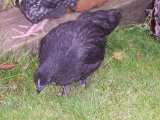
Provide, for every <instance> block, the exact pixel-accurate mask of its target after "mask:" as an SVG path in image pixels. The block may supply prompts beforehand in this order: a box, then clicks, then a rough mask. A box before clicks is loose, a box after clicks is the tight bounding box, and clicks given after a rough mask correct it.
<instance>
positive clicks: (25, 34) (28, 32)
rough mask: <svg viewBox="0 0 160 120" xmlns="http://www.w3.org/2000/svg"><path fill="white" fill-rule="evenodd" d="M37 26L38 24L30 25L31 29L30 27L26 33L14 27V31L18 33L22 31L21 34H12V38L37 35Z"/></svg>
mask: <svg viewBox="0 0 160 120" xmlns="http://www.w3.org/2000/svg"><path fill="white" fill-rule="evenodd" d="M36 27H37V24H34V25H32V26H31V27H30V29H29V30H28V31H27V32H26V33H24V32H22V31H19V30H16V29H14V28H12V30H13V31H15V32H18V33H20V34H21V35H18V36H12V37H11V38H12V39H15V38H24V37H28V36H31V35H37V34H36V33H34V29H35V28H36Z"/></svg>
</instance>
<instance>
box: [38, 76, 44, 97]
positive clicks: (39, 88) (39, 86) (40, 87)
mask: <svg viewBox="0 0 160 120" xmlns="http://www.w3.org/2000/svg"><path fill="white" fill-rule="evenodd" d="M42 89H43V87H42V86H41V85H40V79H38V89H37V92H38V94H39V93H40V92H41V90H42Z"/></svg>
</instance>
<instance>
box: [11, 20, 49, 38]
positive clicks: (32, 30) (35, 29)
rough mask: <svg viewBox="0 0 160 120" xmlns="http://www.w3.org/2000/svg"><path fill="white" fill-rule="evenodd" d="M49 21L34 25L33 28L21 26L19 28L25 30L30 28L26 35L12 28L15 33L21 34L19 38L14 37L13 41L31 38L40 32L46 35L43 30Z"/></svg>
mask: <svg viewBox="0 0 160 120" xmlns="http://www.w3.org/2000/svg"><path fill="white" fill-rule="evenodd" d="M48 20H49V19H44V20H42V21H41V22H39V23H38V24H33V25H32V26H31V27H30V26H25V25H19V27H21V28H25V29H28V28H29V29H28V30H27V32H26V33H24V32H22V31H19V30H17V29H14V28H12V30H13V31H15V32H18V33H20V34H21V35H19V36H13V37H12V38H13V39H15V38H24V37H28V36H31V35H38V34H36V33H35V32H38V31H42V33H45V32H44V30H43V28H44V25H45V24H46V23H47V21H48Z"/></svg>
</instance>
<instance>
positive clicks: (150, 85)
mask: <svg viewBox="0 0 160 120" xmlns="http://www.w3.org/2000/svg"><path fill="white" fill-rule="evenodd" d="M107 40H108V41H107V45H106V55H105V59H104V61H103V64H102V65H101V67H100V68H99V69H98V70H97V71H96V72H95V73H94V74H93V75H92V76H91V77H90V79H89V82H90V85H89V86H88V87H87V89H83V87H81V86H76V87H75V84H74V85H71V93H70V94H69V95H68V96H66V97H63V96H56V95H53V94H50V93H58V92H60V91H62V86H56V85H50V86H48V87H46V88H44V89H43V90H42V92H41V93H40V94H37V92H36V88H37V85H36V83H35V72H36V70H37V69H38V66H39V62H38V55H32V54H31V53H29V51H28V50H26V49H25V48H24V50H23V51H22V52H21V53H19V54H18V53H17V52H15V53H14V54H13V55H11V54H10V53H8V54H7V55H6V57H2V56H1V57H0V60H1V61H4V62H6V61H8V62H9V63H13V62H17V61H19V62H20V65H18V66H17V67H15V68H13V69H10V70H0V82H1V84H0V101H1V103H0V119H1V120H6V119H7V120H13V119H27V120H28V119H33V120H39V119H48V120H50V119H60V120H63V119H67V120H70V119H79V120H82V119H84V120H97V119H98V120H99V119H102V120H107V119H113V120H114V119H115V120H117V119H124V120H128V119H135V120H139V119H143V120H153V119H160V112H159V111H160V75H159V74H160V67H159V66H160V62H159V61H160V60H159V58H160V50H159V49H160V44H159V42H157V41H156V40H155V38H153V37H151V36H149V35H147V34H146V31H145V29H144V28H141V27H138V25H135V27H134V28H129V29H120V27H118V28H117V29H116V30H115V31H114V32H112V34H111V35H109V36H107ZM130 46H132V47H130ZM118 51H123V60H122V61H117V60H116V59H112V60H111V61H110V62H109V63H107V62H108V60H109V59H110V58H111V57H112V52H118ZM137 53H140V54H142V57H141V58H139V57H137V56H136V54H137ZM9 77H11V78H10V79H6V78H9ZM13 85H17V88H14V87H13Z"/></svg>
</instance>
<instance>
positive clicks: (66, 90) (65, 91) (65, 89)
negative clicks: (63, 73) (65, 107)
mask: <svg viewBox="0 0 160 120" xmlns="http://www.w3.org/2000/svg"><path fill="white" fill-rule="evenodd" d="M69 92H70V88H69V85H65V86H64V88H63V91H62V95H63V96H65V95H68V94H69Z"/></svg>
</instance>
